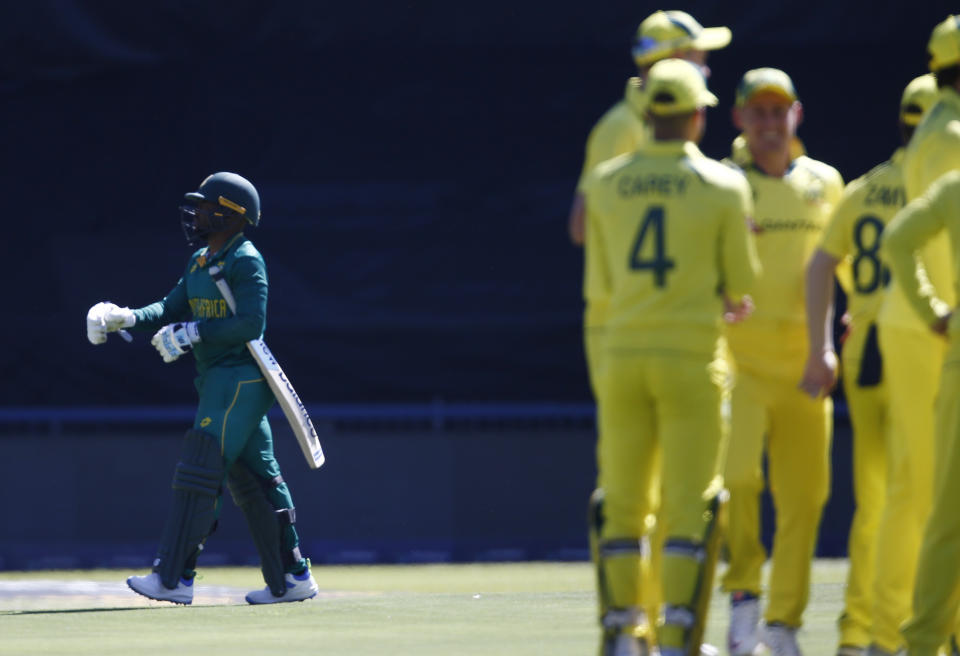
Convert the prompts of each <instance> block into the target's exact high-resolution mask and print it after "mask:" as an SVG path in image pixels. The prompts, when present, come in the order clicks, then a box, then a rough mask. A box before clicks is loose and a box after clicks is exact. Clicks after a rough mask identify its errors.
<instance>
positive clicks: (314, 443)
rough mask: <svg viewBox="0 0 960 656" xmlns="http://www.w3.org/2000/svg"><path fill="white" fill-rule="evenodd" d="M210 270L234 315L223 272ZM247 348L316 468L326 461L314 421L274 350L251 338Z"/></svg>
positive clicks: (311, 465) (231, 297) (232, 298)
mask: <svg viewBox="0 0 960 656" xmlns="http://www.w3.org/2000/svg"><path fill="white" fill-rule="evenodd" d="M209 271H210V276H211V277H212V278H213V282H214V284H216V286H217V289H219V290H220V294H221V295H223V300H225V301H226V302H227V306H228V307H229V308H230V311H231V312H233V313H234V314H236V313H237V301H236V299H235V298H234V297H233V292H232V291H230V286H229V285H228V284H227V281H226V279H225V278H224V277H223V271H221V270H220V267H218V266H216V265H214V266H211V267H210V269H209ZM247 348H248V349H249V350H250V355H252V356H253V359H254V360H255V361H256V363H257V366H258V367H260V371H262V372H263V377H264V378H266V379H267V384H269V385H270V389H271V390H272V391H273V395H274V396H276V397H277V403H279V404H280V409H281V410H283V414H284V416H285V417H286V418H287V421H288V422H290V428H292V429H293V435H294V437H296V438H297V442H299V443H300V448H301V449H302V450H303V455H304V457H305V458H306V459H307V464H308V465H310V468H311V469H319V468H320V466H321V465H322V464H323V463H324V460H325V458H324V456H323V449H322V448H320V438H319V437H318V436H317V430H316V429H315V428H314V427H313V422H312V421H310V414H309V413H308V412H307V408H306V407H305V406H304V405H303V401H301V400H300V397H299V396H298V395H297V391H296V390H295V389H293V385H292V384H291V383H290V379H289V378H287V375H286V374H285V373H283V369H281V368H280V364H279V363H278V362H277V359H276V358H274V357H273V353H271V352H270V349H269V348H267V345H266V343H265V342H264V341H263V340H262V339H252V340H250V341H249V342H247Z"/></svg>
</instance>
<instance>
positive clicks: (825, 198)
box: [728, 151, 843, 376]
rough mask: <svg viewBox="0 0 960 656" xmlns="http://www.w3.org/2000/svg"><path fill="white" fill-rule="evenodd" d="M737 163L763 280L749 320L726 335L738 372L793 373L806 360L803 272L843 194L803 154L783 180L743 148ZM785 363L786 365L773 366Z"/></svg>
mask: <svg viewBox="0 0 960 656" xmlns="http://www.w3.org/2000/svg"><path fill="white" fill-rule="evenodd" d="M735 158H736V159H735V160H734V161H733V163H735V164H737V165H739V166H742V167H743V170H744V173H745V175H746V178H747V182H749V184H750V188H751V190H752V191H753V199H754V204H755V211H754V225H753V232H754V234H755V236H756V242H757V252H758V254H759V256H760V262H761V264H762V266H763V275H762V276H761V277H760V279H759V280H758V281H757V284H756V286H755V289H754V291H753V294H752V296H753V301H754V305H755V306H756V309H755V310H754V313H753V315H752V316H751V317H750V318H749V319H747V320H746V321H743V322H741V323H738V324H734V325H732V326H730V329H729V331H728V338H729V342H730V348H731V350H732V351H733V354H734V359H735V360H736V362H737V366H738V367H743V368H750V369H753V370H754V371H758V372H762V371H781V372H782V373H783V374H784V375H786V376H793V375H794V371H793V369H794V368H795V366H794V365H796V363H797V361H799V364H800V366H801V367H802V365H803V361H804V360H805V358H806V344H807V337H806V335H807V330H806V308H805V305H804V303H805V300H804V298H805V291H804V290H805V275H806V266H807V262H808V261H809V259H810V256H811V254H812V253H813V251H814V249H815V248H816V247H817V245H818V242H819V241H820V236H821V234H822V233H823V230H824V229H825V228H826V226H827V222H828V220H829V218H830V216H831V214H832V212H833V208H834V207H835V206H836V204H837V202H838V201H839V200H840V196H841V195H842V193H843V179H842V178H841V176H840V173H839V172H838V171H837V170H836V169H835V168H833V167H832V166H829V165H827V164H824V163H823V162H819V161H817V160H814V159H811V158H809V157H807V156H805V155H800V156H798V157H796V158H795V159H794V160H793V161H792V162H791V164H790V168H789V169H788V170H787V173H786V174H785V175H784V176H783V177H782V178H776V177H771V176H769V175H767V174H765V173H764V172H762V171H761V170H760V169H759V168H757V167H756V165H755V164H753V163H752V162H751V161H750V160H749V157H748V153H747V155H745V153H744V151H740V152H736V153H735ZM781 363H785V364H786V365H788V366H787V368H783V367H778V364H781Z"/></svg>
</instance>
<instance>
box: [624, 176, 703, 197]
mask: <svg viewBox="0 0 960 656" xmlns="http://www.w3.org/2000/svg"><path fill="white" fill-rule="evenodd" d="M689 185H690V178H689V176H684V175H669V174H662V173H646V174H643V175H623V176H620V177H619V178H618V179H617V194H618V195H619V196H621V197H623V198H630V197H632V196H642V195H645V194H657V195H659V196H682V195H683V194H685V193H686V191H687V187H688V186H689Z"/></svg>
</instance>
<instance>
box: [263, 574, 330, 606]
mask: <svg viewBox="0 0 960 656" xmlns="http://www.w3.org/2000/svg"><path fill="white" fill-rule="evenodd" d="M284 579H285V580H286V582H287V591H286V592H284V593H283V594H282V595H281V596H279V597H275V596H273V593H272V592H270V588H269V587H266V588H264V589H263V590H254V591H253V592H250V593H248V594H247V597H246V599H247V603H248V604H277V603H281V602H285V601H304V600H305V599H310V598H311V597H315V596H316V595H317V593H318V592H320V586H318V585H317V582H316V581H315V580H314V578H313V574H311V573H310V568H307V569H305V570H303V573H302V574H287V575H286V576H285V577H284Z"/></svg>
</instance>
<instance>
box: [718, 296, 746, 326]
mask: <svg viewBox="0 0 960 656" xmlns="http://www.w3.org/2000/svg"><path fill="white" fill-rule="evenodd" d="M751 314H753V299H752V298H750V297H749V296H748V295H744V296H743V298H741V299H740V300H739V301H736V302H734V301H733V300H732V299H731V298H730V297H729V296H727V295H726V294H724V295H723V320H724V321H726V322H727V323H740V322H741V321H743V320H744V319H746V318H748V317H749V316H750V315H751Z"/></svg>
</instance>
